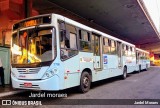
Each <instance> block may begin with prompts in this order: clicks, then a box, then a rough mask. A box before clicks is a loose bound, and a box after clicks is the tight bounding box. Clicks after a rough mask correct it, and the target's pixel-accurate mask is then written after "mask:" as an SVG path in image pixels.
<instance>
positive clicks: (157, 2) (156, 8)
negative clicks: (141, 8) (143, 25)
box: [143, 0, 160, 33]
mask: <svg viewBox="0 0 160 108" xmlns="http://www.w3.org/2000/svg"><path fill="white" fill-rule="evenodd" d="M143 2H144V4H145V6H146V8H147V10H148V12H149V14H150V16H151V18H152V20H153V22H154V24H155V26H156V28H157V30H158V31H159V33H160V0H143Z"/></svg>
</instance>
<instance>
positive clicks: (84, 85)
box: [79, 71, 91, 93]
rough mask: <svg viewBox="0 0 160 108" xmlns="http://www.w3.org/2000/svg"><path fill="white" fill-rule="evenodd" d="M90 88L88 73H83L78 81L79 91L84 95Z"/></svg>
mask: <svg viewBox="0 0 160 108" xmlns="http://www.w3.org/2000/svg"><path fill="white" fill-rule="evenodd" d="M90 86H91V76H90V75H89V73H88V72H86V71H85V72H83V73H82V75H81V79H80V86H79V91H80V92H81V93H86V92H88V91H89V89H90Z"/></svg>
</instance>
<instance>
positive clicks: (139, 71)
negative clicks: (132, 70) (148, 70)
mask: <svg viewBox="0 0 160 108" xmlns="http://www.w3.org/2000/svg"><path fill="white" fill-rule="evenodd" d="M140 72H141V65H139V70H138V73H140Z"/></svg>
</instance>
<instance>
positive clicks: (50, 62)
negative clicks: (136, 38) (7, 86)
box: [11, 14, 148, 92]
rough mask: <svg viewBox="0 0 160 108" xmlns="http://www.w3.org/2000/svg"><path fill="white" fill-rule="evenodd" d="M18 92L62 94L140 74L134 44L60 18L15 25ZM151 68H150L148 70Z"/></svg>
mask: <svg viewBox="0 0 160 108" xmlns="http://www.w3.org/2000/svg"><path fill="white" fill-rule="evenodd" d="M11 52H12V54H11V56H12V57H11V62H12V63H11V79H12V86H13V88H17V89H35V90H54V91H56V90H63V89H67V88H70V87H75V86H79V90H80V91H81V92H87V91H89V89H90V85H91V82H95V81H99V80H102V79H107V78H111V77H115V76H120V75H121V76H122V77H123V78H124V79H125V78H126V77H127V73H131V72H133V71H138V70H139V65H137V61H136V48H135V45H133V44H130V43H128V42H125V41H123V40H120V39H118V38H115V37H112V36H110V35H108V34H105V33H102V32H100V31H98V30H95V29H93V28H90V27H88V26H85V25H83V24H80V23H78V22H76V21H73V20H71V19H69V18H66V17H64V16H61V15H57V14H47V15H40V16H36V17H32V18H27V19H24V20H22V21H20V22H18V23H16V24H14V25H13V33H12V43H11ZM147 68H148V67H147Z"/></svg>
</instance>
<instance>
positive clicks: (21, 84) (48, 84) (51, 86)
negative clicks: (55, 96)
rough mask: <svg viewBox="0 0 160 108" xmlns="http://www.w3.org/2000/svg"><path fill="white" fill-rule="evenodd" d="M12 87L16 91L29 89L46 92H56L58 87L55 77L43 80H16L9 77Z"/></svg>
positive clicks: (56, 77) (57, 80)
mask: <svg viewBox="0 0 160 108" xmlns="http://www.w3.org/2000/svg"><path fill="white" fill-rule="evenodd" d="M11 79H12V87H13V88H16V89H30V90H48V91H54V90H55V91H57V90H60V87H59V77H58V76H57V75H54V76H52V77H51V78H48V79H45V80H18V79H17V78H15V77H14V76H13V75H11Z"/></svg>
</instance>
